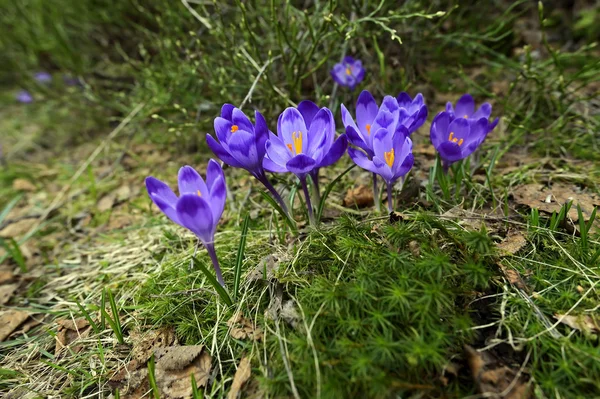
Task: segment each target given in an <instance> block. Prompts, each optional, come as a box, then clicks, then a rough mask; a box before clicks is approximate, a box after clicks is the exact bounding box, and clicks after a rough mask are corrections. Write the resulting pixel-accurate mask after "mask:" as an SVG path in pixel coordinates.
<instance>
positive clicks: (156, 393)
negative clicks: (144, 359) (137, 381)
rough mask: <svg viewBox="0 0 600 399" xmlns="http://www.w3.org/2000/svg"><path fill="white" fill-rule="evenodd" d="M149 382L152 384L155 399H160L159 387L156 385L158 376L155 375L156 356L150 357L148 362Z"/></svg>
mask: <svg viewBox="0 0 600 399" xmlns="http://www.w3.org/2000/svg"><path fill="white" fill-rule="evenodd" d="M148 381H149V382H150V389H152V396H154V399H160V392H159V391H158V385H156V375H155V374H154V355H152V356H150V360H148Z"/></svg>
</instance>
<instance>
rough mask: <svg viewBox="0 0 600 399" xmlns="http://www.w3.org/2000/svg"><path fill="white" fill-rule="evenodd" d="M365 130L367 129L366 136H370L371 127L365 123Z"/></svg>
mask: <svg viewBox="0 0 600 399" xmlns="http://www.w3.org/2000/svg"><path fill="white" fill-rule="evenodd" d="M365 128H366V129H367V134H368V135H370V134H371V125H370V124H368V123H367V126H366V127H365Z"/></svg>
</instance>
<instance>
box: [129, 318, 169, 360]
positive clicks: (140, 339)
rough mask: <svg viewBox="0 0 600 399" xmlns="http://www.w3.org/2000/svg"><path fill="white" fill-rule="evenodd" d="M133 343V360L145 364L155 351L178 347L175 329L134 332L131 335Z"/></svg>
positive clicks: (165, 328) (164, 328) (166, 328)
mask: <svg viewBox="0 0 600 399" xmlns="http://www.w3.org/2000/svg"><path fill="white" fill-rule="evenodd" d="M129 336H130V337H131V342H133V351H132V359H133V360H135V361H137V362H138V363H139V364H144V363H146V362H147V361H148V359H150V356H152V354H153V353H154V351H156V350H158V349H160V348H164V347H167V346H172V345H177V337H176V335H175V330H174V329H173V327H163V328H159V329H158V330H150V331H144V332H140V331H133V332H132V333H131V334H130V335H129Z"/></svg>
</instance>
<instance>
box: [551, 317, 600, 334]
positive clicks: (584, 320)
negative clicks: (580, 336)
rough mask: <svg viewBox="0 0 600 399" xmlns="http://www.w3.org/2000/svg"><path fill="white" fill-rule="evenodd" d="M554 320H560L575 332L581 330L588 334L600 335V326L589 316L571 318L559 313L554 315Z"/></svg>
mask: <svg viewBox="0 0 600 399" xmlns="http://www.w3.org/2000/svg"><path fill="white" fill-rule="evenodd" d="M554 318H555V319H556V320H560V322H561V323H563V324H566V325H568V326H569V327H571V328H574V329H575V330H579V331H582V332H584V333H587V334H598V333H600V324H599V323H598V322H596V321H595V320H594V319H593V318H592V316H589V315H588V316H583V315H581V316H571V315H563V314H560V313H557V314H555V315H554Z"/></svg>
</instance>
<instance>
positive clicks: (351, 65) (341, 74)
mask: <svg viewBox="0 0 600 399" xmlns="http://www.w3.org/2000/svg"><path fill="white" fill-rule="evenodd" d="M331 77H332V78H333V80H334V81H335V82H336V83H337V84H339V85H340V86H345V87H348V88H350V90H354V88H355V87H356V85H358V84H359V83H360V82H362V81H363V79H364V78H365V69H364V68H363V66H362V62H361V61H360V60H355V59H354V58H352V57H350V56H346V57H344V59H343V60H342V62H340V63H338V64H335V65H334V66H333V69H332V70H331Z"/></svg>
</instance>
